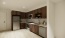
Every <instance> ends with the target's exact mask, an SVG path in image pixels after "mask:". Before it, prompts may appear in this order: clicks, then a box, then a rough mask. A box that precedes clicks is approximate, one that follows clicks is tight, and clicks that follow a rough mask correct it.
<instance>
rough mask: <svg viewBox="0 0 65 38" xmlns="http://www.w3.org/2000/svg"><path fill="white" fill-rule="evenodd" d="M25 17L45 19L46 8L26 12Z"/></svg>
mask: <svg viewBox="0 0 65 38" xmlns="http://www.w3.org/2000/svg"><path fill="white" fill-rule="evenodd" d="M27 17H28V18H47V6H45V7H42V8H39V9H36V10H33V11H30V12H28V13H27Z"/></svg>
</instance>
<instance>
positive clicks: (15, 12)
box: [12, 11, 26, 19]
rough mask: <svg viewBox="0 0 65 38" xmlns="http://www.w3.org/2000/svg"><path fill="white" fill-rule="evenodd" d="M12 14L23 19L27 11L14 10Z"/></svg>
mask: <svg viewBox="0 0 65 38" xmlns="http://www.w3.org/2000/svg"><path fill="white" fill-rule="evenodd" d="M12 15H13V16H17V15H19V16H20V17H21V19H25V18H26V13H24V12H19V11H12Z"/></svg>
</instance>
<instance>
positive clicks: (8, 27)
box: [0, 8, 11, 30]
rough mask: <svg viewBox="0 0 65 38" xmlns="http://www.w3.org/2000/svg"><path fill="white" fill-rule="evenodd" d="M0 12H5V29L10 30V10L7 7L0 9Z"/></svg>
mask: <svg viewBox="0 0 65 38" xmlns="http://www.w3.org/2000/svg"><path fill="white" fill-rule="evenodd" d="M0 11H1V12H4V13H5V14H6V27H5V29H6V30H11V10H9V9H2V8H1V9H0Z"/></svg>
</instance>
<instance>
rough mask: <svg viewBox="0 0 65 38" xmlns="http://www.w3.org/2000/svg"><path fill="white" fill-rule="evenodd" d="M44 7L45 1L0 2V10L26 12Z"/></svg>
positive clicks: (12, 0) (18, 0)
mask: <svg viewBox="0 0 65 38" xmlns="http://www.w3.org/2000/svg"><path fill="white" fill-rule="evenodd" d="M43 6H46V0H0V8H6V9H11V10H16V11H22V12H28V11H31V10H34V9H37V8H40V7H43Z"/></svg>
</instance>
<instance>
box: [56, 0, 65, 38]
mask: <svg viewBox="0 0 65 38" xmlns="http://www.w3.org/2000/svg"><path fill="white" fill-rule="evenodd" d="M55 36H56V38H65V1H63V2H59V3H57V4H56V6H55Z"/></svg>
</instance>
